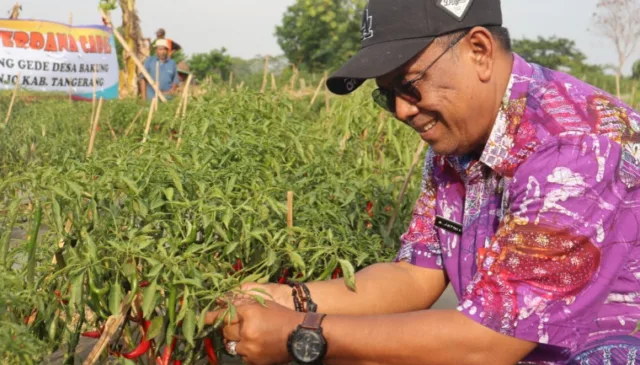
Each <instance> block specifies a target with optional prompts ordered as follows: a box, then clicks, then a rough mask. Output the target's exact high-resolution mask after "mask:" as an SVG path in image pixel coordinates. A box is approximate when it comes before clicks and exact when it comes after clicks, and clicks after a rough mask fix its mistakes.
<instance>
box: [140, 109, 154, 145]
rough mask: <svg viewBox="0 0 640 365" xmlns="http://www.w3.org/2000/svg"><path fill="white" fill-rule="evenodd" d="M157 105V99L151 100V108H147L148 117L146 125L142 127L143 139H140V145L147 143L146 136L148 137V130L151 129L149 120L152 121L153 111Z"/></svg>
mask: <svg viewBox="0 0 640 365" xmlns="http://www.w3.org/2000/svg"><path fill="white" fill-rule="evenodd" d="M157 103H158V98H153V100H152V101H151V106H150V108H149V116H148V117H147V125H146V126H145V127H144V137H142V143H146V142H147V136H148V135H149V129H151V120H152V119H153V111H154V108H155V104H157Z"/></svg>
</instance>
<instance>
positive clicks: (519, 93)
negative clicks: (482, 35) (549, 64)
mask: <svg viewBox="0 0 640 365" xmlns="http://www.w3.org/2000/svg"><path fill="white" fill-rule="evenodd" d="M532 75H533V67H532V66H531V65H530V64H529V63H527V62H526V61H525V60H524V59H523V58H522V57H520V56H519V55H517V54H515V53H513V68H512V71H511V77H510V79H509V84H508V86H507V89H506V91H505V94H504V96H503V98H502V105H501V108H500V111H499V112H498V116H497V117H496V120H495V123H494V125H493V129H492V130H491V135H490V136H489V140H488V141H487V144H486V145H485V147H484V150H483V152H482V155H481V157H480V162H482V163H483V164H485V165H486V166H488V167H489V168H491V169H492V170H494V171H495V172H496V173H498V174H500V175H504V174H507V173H508V171H509V170H510V167H512V165H513V164H514V163H515V161H511V157H512V156H516V155H518V152H519V151H517V149H518V148H519V146H520V144H518V145H516V144H515V143H514V138H513V137H514V136H515V135H516V133H515V130H517V128H518V125H519V123H520V120H521V117H522V115H523V114H524V111H525V107H526V103H527V94H528V92H529V84H530V82H531V81H532V78H531V76H532Z"/></svg>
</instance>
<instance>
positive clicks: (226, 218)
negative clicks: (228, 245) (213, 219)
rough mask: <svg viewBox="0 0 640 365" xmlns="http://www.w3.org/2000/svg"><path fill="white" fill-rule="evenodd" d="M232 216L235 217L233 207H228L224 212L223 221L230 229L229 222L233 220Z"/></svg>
mask: <svg viewBox="0 0 640 365" xmlns="http://www.w3.org/2000/svg"><path fill="white" fill-rule="evenodd" d="M232 217H233V209H231V208H227V211H226V212H225V213H224V217H222V223H223V224H224V226H225V227H226V228H227V229H229V222H231V218H232Z"/></svg>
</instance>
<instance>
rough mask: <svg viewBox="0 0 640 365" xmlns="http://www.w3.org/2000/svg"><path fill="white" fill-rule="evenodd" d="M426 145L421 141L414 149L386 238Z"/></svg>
mask: <svg viewBox="0 0 640 365" xmlns="http://www.w3.org/2000/svg"><path fill="white" fill-rule="evenodd" d="M426 145H427V144H426V143H425V142H424V141H423V140H421V141H420V144H419V145H418V149H416V153H415V155H413V162H412V163H411V168H410V169H409V173H408V174H407V178H406V179H405V180H404V185H402V190H401V191H400V195H399V196H398V200H396V209H395V210H394V212H393V215H392V216H391V220H390V221H389V224H388V225H387V236H388V235H390V234H391V229H392V228H393V224H394V223H395V222H396V218H398V210H399V209H400V204H401V203H402V199H404V195H405V194H406V192H407V187H408V186H409V181H411V175H413V171H414V170H415V168H416V165H417V164H418V161H419V160H420V155H422V151H423V150H424V148H425V146H426Z"/></svg>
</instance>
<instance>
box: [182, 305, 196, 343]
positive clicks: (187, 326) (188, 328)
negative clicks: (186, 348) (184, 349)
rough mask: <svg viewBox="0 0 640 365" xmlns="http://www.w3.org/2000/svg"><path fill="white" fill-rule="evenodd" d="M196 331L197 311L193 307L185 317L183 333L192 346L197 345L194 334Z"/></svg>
mask: <svg viewBox="0 0 640 365" xmlns="http://www.w3.org/2000/svg"><path fill="white" fill-rule="evenodd" d="M195 333H196V313H195V312H194V311H193V310H192V309H189V310H188V311H187V314H186V315H185V317H184V322H182V334H183V335H184V338H185V339H186V340H187V342H188V343H189V345H191V346H195V343H194V342H193V336H194V335H195Z"/></svg>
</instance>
